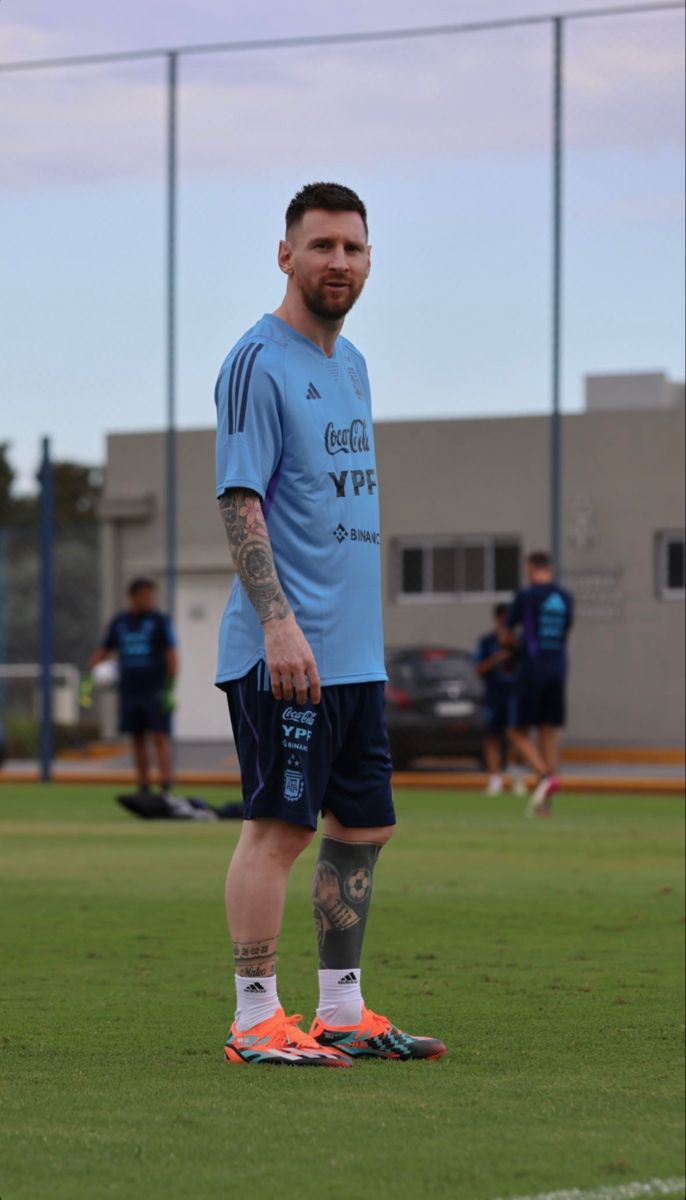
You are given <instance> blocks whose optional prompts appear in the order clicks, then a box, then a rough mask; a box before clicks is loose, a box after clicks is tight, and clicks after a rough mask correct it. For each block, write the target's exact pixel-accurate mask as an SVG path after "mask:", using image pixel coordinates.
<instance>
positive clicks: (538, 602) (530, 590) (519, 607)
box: [503, 550, 574, 816]
mask: <svg viewBox="0 0 686 1200" xmlns="http://www.w3.org/2000/svg"><path fill="white" fill-rule="evenodd" d="M526 571H527V577H528V583H529V586H528V587H525V588H521V589H520V591H518V592H517V594H516V596H515V598H514V600H513V602H512V604H511V606H510V611H509V613H508V616H507V626H508V633H506V634H505V635H504V637H503V641H504V642H505V644H512V643H513V642H514V641H515V640H516V638H515V632H514V631H515V630H518V631H521V632H520V634H519V636H520V637H521V643H522V665H521V667H520V670H519V675H518V677H517V683H516V685H515V689H514V695H513V697H512V703H511V708H510V720H509V729H508V736H509V738H510V741H511V743H512V745H513V746H514V748H515V750H517V751H518V752H519V754H520V755H521V756H522V758H523V759H524V760H525V762H527V763H528V764H529V766H530V767H532V769H533V770H534V771H535V772H536V774H537V776H538V783H537V786H536V789H535V791H534V792H533V794H532V797H531V801H530V803H529V806H528V808H527V814H528V815H529V816H534V815H537V816H547V815H548V814H549V813H550V804H551V798H552V796H553V795H554V793H555V792H556V791H557V790H558V788H559V786H560V781H559V779H558V778H557V767H558V744H559V733H560V729H561V728H562V727H563V726H564V724H565V721H566V686H567V638H568V635H569V631H570V629H571V627H572V624H573V621H574V597H573V596H572V594H571V592H568V591H567V589H566V588H563V587H560V585H559V584H557V583H556V582H555V566H554V563H553V560H552V558H551V557H550V555H549V554H548V553H547V552H546V551H543V550H538V551H536V552H534V553H533V554H530V555H529V556H528V558H527V560H526ZM532 728H535V729H537V730H538V746H537V745H536V743H535V742H534V741H533V740H532V738H531V736H530V733H529V730H530V729H532Z"/></svg>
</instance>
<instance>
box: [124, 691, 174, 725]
mask: <svg viewBox="0 0 686 1200" xmlns="http://www.w3.org/2000/svg"><path fill="white" fill-rule="evenodd" d="M119 732H120V733H171V713H170V712H166V711H165V710H164V709H163V707H162V697H161V695H160V693H159V692H152V693H147V694H146V693H145V692H134V693H132V694H131V695H128V694H127V693H126V692H120V693H119Z"/></svg>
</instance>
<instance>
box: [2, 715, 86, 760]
mask: <svg viewBox="0 0 686 1200" xmlns="http://www.w3.org/2000/svg"><path fill="white" fill-rule="evenodd" d="M4 726H5V743H6V754H7V757H8V758H38V757H39V755H40V721H37V720H36V718H35V717H24V716H12V715H11V714H8V715H7V716H6V717H5V721H4ZM52 736H53V748H54V750H55V752H56V753H57V752H58V751H59V750H79V749H81V747H82V746H87V745H89V743H91V742H95V741H97V740H98V738H99V737H100V726H99V724H98V722H97V721H80V722H79V724H78V725H64V724H61V723H60V722H54V724H53V727H52Z"/></svg>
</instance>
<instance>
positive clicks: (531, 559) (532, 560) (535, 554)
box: [526, 550, 553, 571]
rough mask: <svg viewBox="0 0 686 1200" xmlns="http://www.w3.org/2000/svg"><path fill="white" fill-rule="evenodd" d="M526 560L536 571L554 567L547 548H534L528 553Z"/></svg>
mask: <svg viewBox="0 0 686 1200" xmlns="http://www.w3.org/2000/svg"><path fill="white" fill-rule="evenodd" d="M526 561H527V562H528V564H529V566H530V567H533V568H534V570H535V571H547V570H549V569H550V567H552V565H553V560H552V557H551V555H550V554H548V551H547V550H534V551H532V553H531V554H527V557H526Z"/></svg>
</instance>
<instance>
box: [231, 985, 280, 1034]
mask: <svg viewBox="0 0 686 1200" xmlns="http://www.w3.org/2000/svg"><path fill="white" fill-rule="evenodd" d="M235 978H236V1018H235V1021H236V1029H240V1030H241V1031H242V1030H245V1029H251V1028H252V1026H253V1025H259V1024H260V1021H268V1020H269V1018H270V1017H273V1016H274V1013H275V1012H276V1011H277V1009H279V1008H280V1007H281V1005H280V1003H279V996H278V992H277V990H276V975H265V976H264V977H263V978H260V979H252V978H251V977H250V976H249V975H236V977H235Z"/></svg>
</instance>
